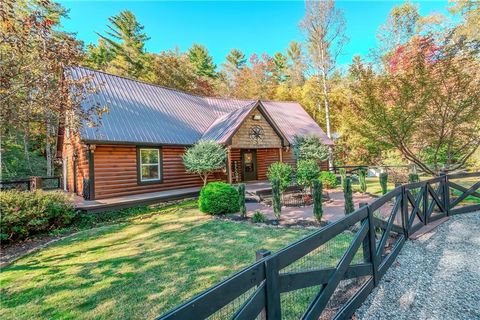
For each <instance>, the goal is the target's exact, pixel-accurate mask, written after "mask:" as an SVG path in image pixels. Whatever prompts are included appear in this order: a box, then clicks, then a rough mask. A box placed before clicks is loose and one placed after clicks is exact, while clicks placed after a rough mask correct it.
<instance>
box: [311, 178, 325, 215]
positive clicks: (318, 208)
mask: <svg viewBox="0 0 480 320" xmlns="http://www.w3.org/2000/svg"><path fill="white" fill-rule="evenodd" d="M322 189H323V187H322V181H320V180H319V179H315V180H313V192H312V193H313V214H314V215H315V218H316V219H317V221H318V222H320V221H322V216H323V208H322V191H323V190H322Z"/></svg>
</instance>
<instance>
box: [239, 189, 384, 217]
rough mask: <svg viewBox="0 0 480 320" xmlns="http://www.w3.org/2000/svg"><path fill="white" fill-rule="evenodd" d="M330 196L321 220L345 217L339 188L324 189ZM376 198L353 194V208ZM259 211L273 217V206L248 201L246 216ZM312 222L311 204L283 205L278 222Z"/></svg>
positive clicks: (343, 203) (324, 205)
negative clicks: (300, 205) (299, 205)
mask: <svg viewBox="0 0 480 320" xmlns="http://www.w3.org/2000/svg"><path fill="white" fill-rule="evenodd" d="M326 191H327V192H328V195H329V197H330V200H329V201H326V202H324V203H323V212H324V213H323V218H322V220H323V221H329V222H332V221H337V220H339V219H341V218H343V217H345V211H344V205H345V200H344V197H343V192H342V191H341V190H337V189H335V190H326ZM375 199H376V198H374V197H372V196H370V195H368V194H362V193H358V192H356V193H354V194H353V202H354V205H355V208H358V206H359V204H360V203H361V202H368V203H370V202H372V201H373V200H375ZM257 210H258V211H260V212H262V213H263V214H265V215H266V216H267V218H268V219H269V220H273V219H275V215H274V213H273V208H272V207H269V206H266V205H264V204H261V203H256V202H250V203H247V211H248V212H247V216H252V215H253V213H254V212H255V211H257ZM301 221H305V222H314V221H316V220H315V217H314V216H313V206H306V207H283V208H282V214H281V221H280V223H285V224H291V223H295V222H301Z"/></svg>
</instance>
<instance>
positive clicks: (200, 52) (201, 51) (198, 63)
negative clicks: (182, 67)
mask: <svg viewBox="0 0 480 320" xmlns="http://www.w3.org/2000/svg"><path fill="white" fill-rule="evenodd" d="M188 57H189V58H190V62H191V63H192V65H193V67H194V68H195V71H196V73H197V74H198V75H199V76H201V77H207V78H210V79H215V78H217V72H216V71H215V69H216V68H217V66H216V65H215V64H214V63H213V58H212V57H211V56H210V55H209V53H208V50H207V48H205V47H204V46H202V45H199V44H194V45H193V46H192V47H191V48H190V49H189V50H188Z"/></svg>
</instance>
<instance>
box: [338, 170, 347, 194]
mask: <svg viewBox="0 0 480 320" xmlns="http://www.w3.org/2000/svg"><path fill="white" fill-rule="evenodd" d="M339 171H340V177H341V184H342V189H345V179H346V178H347V169H345V168H340V170H339Z"/></svg>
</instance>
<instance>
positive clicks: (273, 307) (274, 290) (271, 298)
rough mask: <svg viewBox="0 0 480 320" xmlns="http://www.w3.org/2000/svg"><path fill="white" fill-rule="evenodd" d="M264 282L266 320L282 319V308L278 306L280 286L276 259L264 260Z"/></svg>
mask: <svg viewBox="0 0 480 320" xmlns="http://www.w3.org/2000/svg"><path fill="white" fill-rule="evenodd" d="M264 263H265V277H266V278H267V279H266V281H265V285H266V291H267V296H266V299H265V301H266V304H267V305H266V311H267V320H276V319H281V318H282V308H281V305H280V285H279V276H278V271H279V270H278V259H277V258H276V257H271V258H269V259H266V260H265V262H264Z"/></svg>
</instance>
